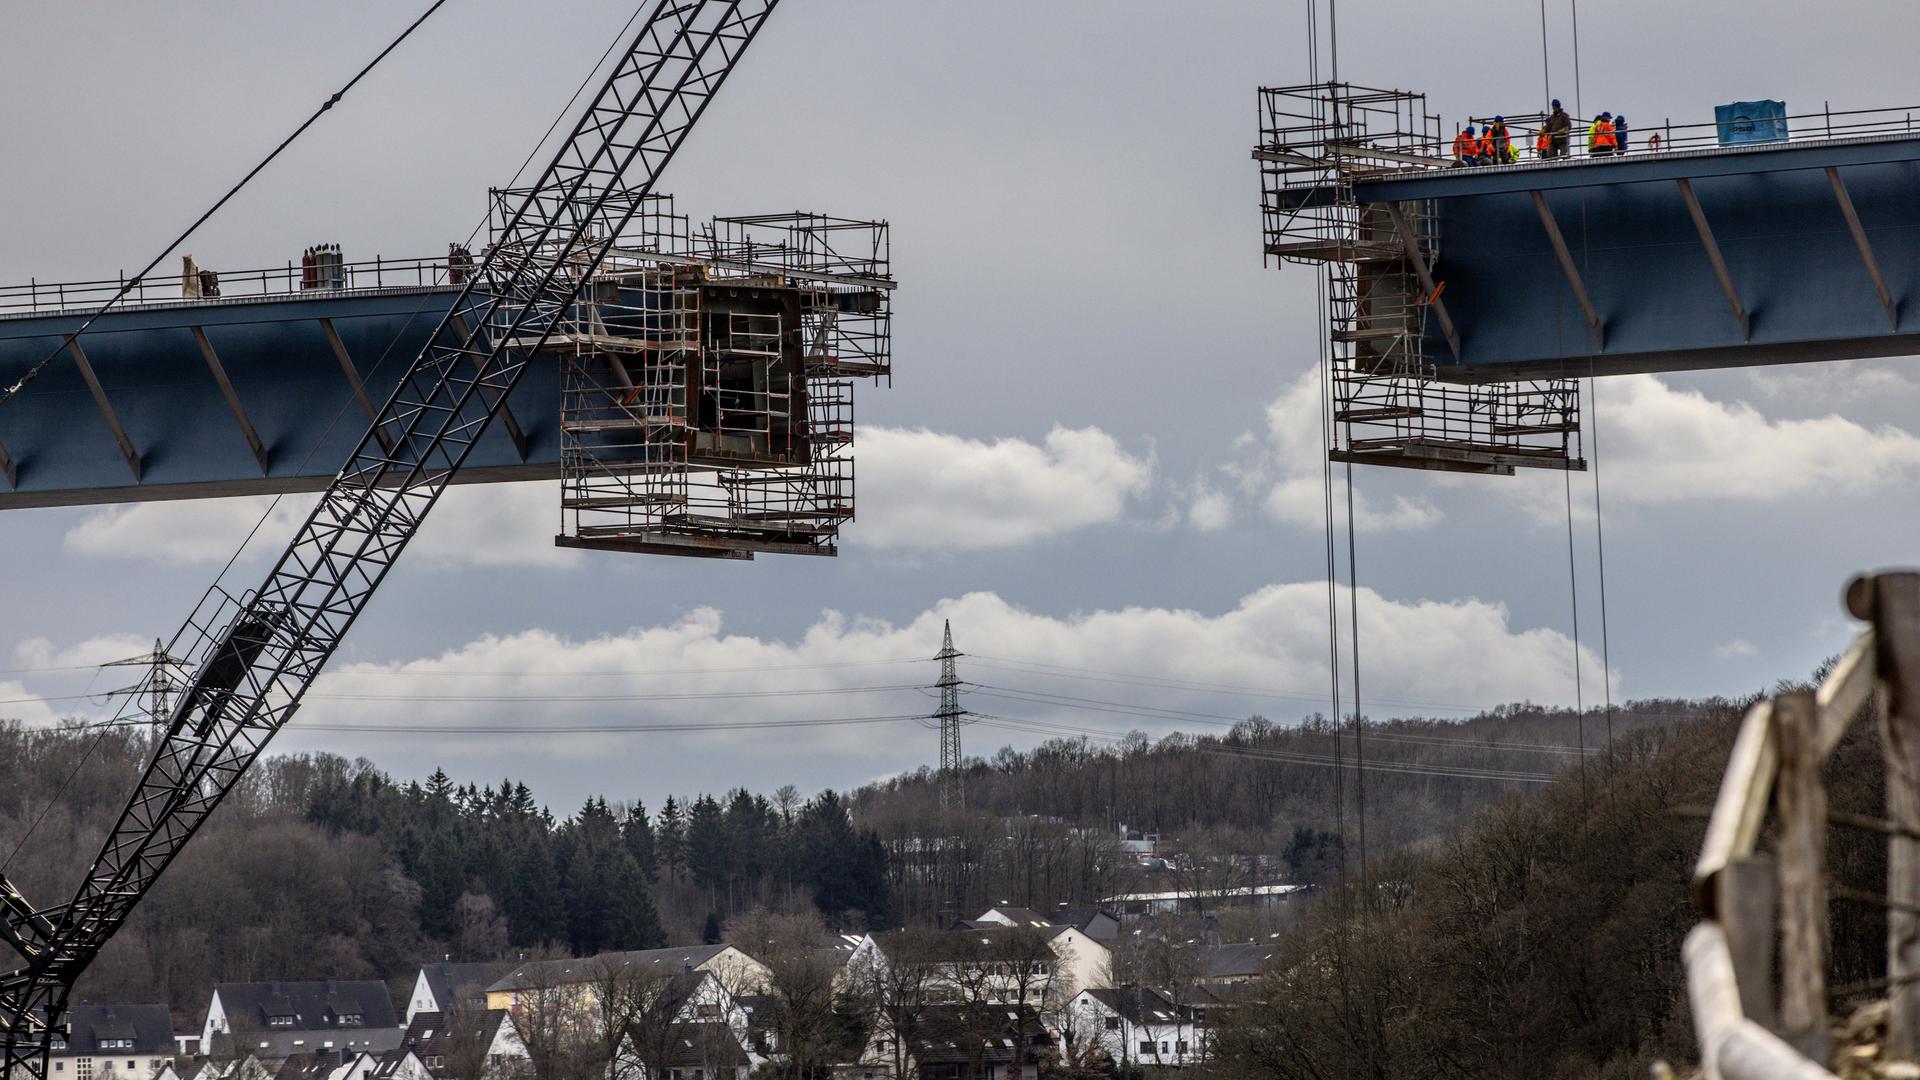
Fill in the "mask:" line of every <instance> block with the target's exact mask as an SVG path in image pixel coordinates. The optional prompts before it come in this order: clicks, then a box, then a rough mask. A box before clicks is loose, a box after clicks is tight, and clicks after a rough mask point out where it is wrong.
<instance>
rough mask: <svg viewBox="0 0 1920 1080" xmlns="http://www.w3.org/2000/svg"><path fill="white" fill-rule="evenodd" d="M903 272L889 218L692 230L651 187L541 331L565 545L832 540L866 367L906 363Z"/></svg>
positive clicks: (678, 549) (781, 548)
mask: <svg viewBox="0 0 1920 1080" xmlns="http://www.w3.org/2000/svg"><path fill="white" fill-rule="evenodd" d="M514 194H515V193H510V192H503V193H499V194H498V196H497V197H496V206H502V205H508V204H510V203H511V197H512V196H513V195H514ZM503 199H504V200H505V201H503ZM893 286H894V282H893V279H892V276H891V268H890V253H889V250H888V233H887V225H886V223H885V222H874V221H855V220H852V219H847V218H836V217H829V216H826V215H822V214H810V213H798V212H796V213H788V214H768V215H758V216H752V217H715V218H712V219H710V220H708V221H704V222H701V223H699V224H698V225H697V226H695V225H694V224H693V223H692V222H690V221H689V219H688V218H687V217H686V216H684V215H681V214H677V213H676V212H675V211H674V207H673V201H672V197H671V196H664V195H661V196H649V197H648V198H647V199H646V200H645V205H642V206H639V207H637V208H636V212H635V214H634V216H633V218H632V224H631V225H630V226H629V227H628V229H627V230H626V231H625V232H623V234H622V235H621V236H619V237H617V238H616V240H615V243H614V246H613V249H612V251H611V253H610V254H609V256H608V258H607V260H606V262H605V264H604V265H603V267H602V269H601V270H600V271H599V272H598V273H596V274H594V275H593V276H592V277H591V279H584V280H583V281H582V282H581V286H580V290H579V292H578V294H577V297H576V301H575V303H574V304H573V306H572V307H571V308H570V309H569V310H568V311H567V312H566V313H565V315H564V317H563V318H562V319H561V322H560V326H559V328H558V330H557V331H556V332H555V333H554V334H553V335H552V336H551V337H550V338H549V339H548V341H547V343H546V345H545V347H544V351H546V352H549V353H552V354H555V356H554V358H555V360H556V362H557V363H558V364H559V365H560V372H561V401H560V433H561V478H562V490H561V499H560V509H561V528H560V532H559V534H558V535H557V536H556V537H555V542H556V543H558V544H560V545H562V546H566V547H587V548H600V549H608V550H619V551H637V552H651V553H657V554H677V555H694V556H703V557H708V558H733V559H750V558H752V557H753V556H754V554H755V553H756V552H776V553H784V554H800V555H832V554H834V553H835V551H836V547H835V542H836V539H837V537H838V535H839V530H840V527H841V526H842V525H843V524H845V523H846V522H847V521H848V520H850V519H851V518H852V517H853V514H854V467H853V454H852V447H853V432H854V428H853V388H854V383H855V382H856V381H857V380H860V379H871V380H876V381H878V380H883V379H889V378H890V377H891V374H892V337H891V323H890V314H891V312H890V308H889V303H888V292H889V291H890V290H891V289H892V288H893ZM506 317H508V318H511V315H510V314H509V315H508V316H506Z"/></svg>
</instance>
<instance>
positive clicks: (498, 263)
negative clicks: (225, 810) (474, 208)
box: [0, 0, 777, 1080]
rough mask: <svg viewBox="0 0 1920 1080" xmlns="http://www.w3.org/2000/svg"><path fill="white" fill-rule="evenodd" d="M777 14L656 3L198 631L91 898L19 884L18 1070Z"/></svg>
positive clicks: (189, 640) (13, 928)
mask: <svg viewBox="0 0 1920 1080" xmlns="http://www.w3.org/2000/svg"><path fill="white" fill-rule="evenodd" d="M776 3H777V0H684V2H676V0H663V2H662V3H661V4H660V5H659V6H658V7H657V8H655V10H654V11H653V13H652V14H651V15H650V16H649V18H648V19H647V20H646V23H645V25H644V26H642V28H641V29H640V31H639V32H638V34H637V35H636V36H635V37H634V38H633V40H632V42H631V44H630V46H629V47H628V49H627V51H626V53H625V55H624V57H623V58H622V59H621V61H620V62H619V64H618V65H617V66H616V67H615V68H614V69H613V72H612V74H611V75H610V76H609V77H608V78H607V80H606V82H605V83H604V84H603V85H602V86H601V88H600V91H599V93H598V95H597V96H596V97H595V98H594V99H593V103H592V105H591V106H590V107H589V108H588V109H587V111H586V113H585V115H584V116H582V118H581V119H580V122H579V123H578V124H577V125H576V126H575V127H574V128H573V131H572V133H571V134H570V135H569V136H568V137H567V139H566V141H565V142H564V144H562V146H561V147H560V149H559V151H558V153H556V154H555V156H554V158H553V160H552V163H551V164H550V165H548V166H547V168H546V171H545V172H544V173H543V174H542V176H541V178H540V180H539V181H538V183H536V184H535V185H534V186H533V187H532V188H530V189H528V190H527V191H526V192H525V195H524V198H523V199H522V200H521V202H520V204H519V206H518V209H517V210H515V211H514V212H513V214H512V215H511V217H510V218H509V219H508V220H507V222H506V225H505V227H504V228H503V229H502V230H501V231H500V232H499V234H498V236H497V242H496V243H495V244H494V246H493V247H492V248H491V249H490V250H489V251H488V252H487V253H486V256H485V258H484V259H483V260H482V261H481V263H480V265H479V266H478V267H477V268H476V273H475V276H474V279H473V280H472V281H470V282H469V283H468V285H467V288H466V289H465V290H464V291H463V292H462V293H461V294H460V296H459V298H458V299H457V300H456V301H455V302H454V304H453V307H452V309H451V311H450V312H449V313H448V315H447V317H446V318H445V319H443V320H442V322H441V323H440V325H439V327H438V328H437V329H436V331H435V333H434V335H433V338H432V340H431V343H430V344H429V345H428V347H427V348H426V349H425V350H424V351H423V352H422V353H421V354H420V356H419V357H418V358H417V359H416V360H415V361H414V363H413V365H412V367H411V369H410V370H409V371H408V372H407V374H406V376H405V378H404V379H403V380H402V381H401V383H400V385H399V387H398V388H397V389H396V390H395V392H394V394H393V396H392V397H391V398H390V399H389V400H388V401H387V403H386V405H385V407H384V408H383V409H382V410H381V411H380V413H379V415H378V416H377V417H376V419H375V421H374V424H373V426H372V427H371V428H370V429H369V430H368V432H367V434H366V435H365V436H364V437H363V438H362V439H361V440H360V444H359V447H358V448H357V449H356V450H355V451H354V454H353V456H352V458H351V459H350V460H349V462H348V463H347V465H346V466H345V468H343V469H342V470H341V471H340V473H339V475H338V476H337V477H336V478H335V479H334V481H333V483H332V485H331V486H330V487H329V488H328V489H327V491H326V492H325V494H324V495H322V496H321V498H320V501H319V503H318V504H317V505H316V506H315V507H314V509H313V512H312V513H311V514H310V515H309V516H308V518H307V519H306V521H305V523H304V524H302V525H301V527H300V529H299V532H298V533H297V535H296V536H295V538H294V540H293V542H292V543H291V544H290V545H289V547H288V548H287V550H286V552H285V553H284V554H283V555H282V556H281V557H280V559H279V561H278V562H277V563H275V565H274V567H273V569H272V570H271V571H270V572H269V573H268V575H267V578H266V580H265V582H264V583H263V584H262V585H261V586H260V588H259V589H258V590H257V591H254V592H250V593H246V594H243V595H241V596H238V597H235V596H230V595H228V594H227V593H225V592H223V591H221V590H220V589H219V588H218V587H217V586H216V587H215V589H213V590H211V591H210V592H209V593H208V596H207V598H206V600H204V601H203V602H202V604H201V605H200V608H199V610H198V611H196V612H195V614H194V615H193V616H192V617H191V618H190V619H189V620H188V623H187V626H186V627H185V628H184V629H183V631H182V633H181V636H180V638H179V639H177V642H176V645H175V648H176V649H179V648H181V647H185V648H186V649H187V650H188V651H187V652H186V653H185V655H186V656H188V657H189V659H190V660H191V662H192V664H193V669H194V676H193V679H192V681H191V682H190V683H189V684H188V685H187V687H186V688H185V691H184V692H183V693H182V694H181V695H180V697H179V699H178V700H177V701H176V702H175V703H174V705H173V708H172V711H171V715H170V716H169V717H168V718H167V721H166V725H165V727H164V730H163V733H162V734H161V735H160V736H159V738H158V739H157V742H156V745H155V746H154V748H153V757H152V760H151V761H150V762H149V763H148V765H147V767H146V770H145V772H144V774H143V775H142V777H141V779H140V783H139V786H138V788H137V789H136V791H135V793H134V795H133V797H132V799H131V800H130V801H129V802H128V804H127V806H126V809H125V810H124V811H123V812H122V813H121V816H120V819H119V821H118V823H117V824H116V825H115V826H114V828H113V831H112V832H111V834H109V836H108V838H107V840H106V843H105V844H104V846H103V847H102V848H101V850H100V853H99V855H98V857H97V858H96V859H95V861H94V864H93V867H92V869H91V870H90V871H89V872H88V874H87V876H86V878H85V880H84V881H83V882H82V883H81V884H80V887H79V889H78V891H77V892H76V893H75V895H74V897H73V899H72V900H71V901H69V902H68V903H66V904H64V905H59V906H55V907H49V908H37V907H35V906H34V905H33V904H31V903H30V902H29V901H28V900H27V899H26V898H25V897H23V896H22V895H21V894H20V893H19V892H18V890H16V889H14V888H13V886H12V885H11V884H10V883H8V882H7V881H6V880H5V878H4V877H3V876H0V916H4V917H3V918H0V941H4V942H5V944H7V945H8V946H10V947H12V948H13V950H14V951H15V952H17V953H19V954H20V956H21V957H22V958H23V960H24V964H23V965H22V966H21V967H19V968H17V969H16V970H13V971H10V972H7V973H5V974H0V1076H4V1077H6V1078H7V1080H25V1078H35V1080H44V1077H45V1076H46V1070H47V1064H48V1053H49V1048H50V1045H51V1041H52V1038H53V1037H54V1035H55V1034H56V1033H57V1032H58V1031H59V1030H61V1024H62V1021H63V1017H64V1014H65V1010H66V1004H67V997H68V995H69V993H70V992H71V989H72V987H73V984H74V981H75V980H76V979H77V978H78V977H79V976H80V974H81V973H82V972H83V971H84V970H85V969H86V967H87V965H88V964H89V963H90V962H91V961H92V960H93V958H94V957H95V956H96V955H98V953H99V951H100V949H101V948H102V946H104V945H105V943H106V941H107V939H108V938H109V937H110V936H111V935H112V934H113V932H114V931H115V930H116V929H118V928H119V926H120V925H121V924H122V923H123V922H124V921H125V920H126V918H127V916H128V914H129V913H130V912H131V911H132V909H133V907H134V905H135V904H137V903H138V902H139V900H140V898H141V897H142V896H143V895H145V893H146V892H147V890H148V889H149V888H150V887H151V886H152V885H153V883H154V882H155V881H156V880H157V879H158V878H159V876H160V874H161V873H162V872H163V871H164V870H165V869H166V868H167V866H168V864H169V863H171V862H172V861H173V859H174V857H175V856H176V855H177V854H179V852H180V850H181V848H182V847H183V846H184V845H185V844H186V842H187V841H188V840H189V839H190V838H191V837H192V836H193V834H194V833H195V831H196V830H198V829H199V827H200V825H201V824H202V823H203V822H204V821H205V820H206V818H207V815H208V814H210V813H211V812H212V811H213V810H214V808H215V807H217V806H218V805H219V804H220V801H221V800H222V798H224V797H225V796H226V794H227V793H228V792H229V791H230V790H232V788H233V786H234V785H235V783H236V782H237V781H238V780H239V779H240V777H241V775H242V774H243V773H244V772H245V771H246V769H247V768H248V766H250V765H251V764H252V763H253V761H254V759H255V758H256V757H257V756H258V755H259V754H260V752H261V750H262V749H263V748H264V747H265V746H266V744H267V741H268V740H269V739H271V738H272V737H273V735H274V733H275V732H277V731H278V730H279V729H280V728H281V727H282V726H284V725H285V724H286V722H287V721H288V719H289V718H290V717H291V716H292V715H293V713H294V710H295V709H296V708H298V706H299V704H300V699H301V697H302V695H303V694H304V693H305V692H306V690H307V688H308V687H309V686H310V685H311V684H312V682H313V680H314V678H315V676H317V675H318V674H319V672H320V669H321V667H322V666H323V665H324V664H325V663H326V662H327V660H328V658H329V657H331V656H332V655H333V652H334V650H335V649H336V648H337V647H338V646H339V644H340V641H341V639H342V637H343V636H344V635H345V634H346V632H347V630H348V628H349V627H351V626H352V624H353V621H354V619H356V618H357V617H358V616H359V614H360V612H361V611H362V610H363V609H364V608H365V606H366V604H367V601H368V600H369V599H370V598H371V597H372V595H373V593H374V590H376V589H377V588H378V587H379V585H380V583H381V581H382V580H383V579H384V578H385V576H386V573H387V570H388V569H389V568H390V567H391V566H392V564H393V561H394V560H395V559H396V558H397V557H398V556H399V555H400V552H401V551H402V550H403V549H404V548H405V547H406V544H407V542H408V541H409V540H410V539H412V537H413V535H414V533H415V532H416V531H417V530H418V528H419V526H420V523H421V521H422V520H423V519H424V518H425V517H426V515H427V513H428V512H429V511H430V510H431V509H432V508H433V505H434V503H435V501H436V500H437V499H438V498H439V496H440V493H441V492H442V491H443V490H445V488H446V486H447V484H448V482H449V481H450V480H451V478H452V477H453V475H454V473H455V472H456V471H457V470H458V469H459V468H460V466H461V464H462V462H463V461H464V460H465V459H466V457H467V454H468V452H469V451H470V450H471V449H472V447H473V445H474V443H475V441H476V440H477V439H479V437H480V435H481V433H482V432H484V431H485V430H486V428H487V426H488V424H489V423H490V422H491V421H492V420H493V419H494V417H495V416H496V415H497V414H498V413H499V411H500V408H501V405H502V403H503V401H504V399H505V397H506V395H507V393H508V391H509V390H511V389H512V387H513V386H514V383H515V382H516V380H517V379H518V378H519V376H520V374H521V373H522V371H523V370H524V369H525V366H526V364H527V362H528V358H529V357H530V356H531V355H533V353H534V351H535V350H536V349H537V348H538V347H539V346H540V345H542V344H544V343H545V342H546V340H547V338H548V337H549V336H550V335H551V334H552V333H553V332H554V329H555V328H556V326H558V325H559V324H560V322H561V321H562V320H563V319H564V318H565V317H566V314H567V312H568V311H569V310H570V309H572V308H573V307H574V305H575V301H576V297H577V296H578V294H579V292H580V290H581V289H582V287H583V283H584V282H586V281H587V279H588V278H589V277H591V276H592V275H593V274H594V273H595V271H596V270H597V269H598V268H599V266H600V265H601V263H602V261H603V260H604V259H605V258H606V256H607V252H608V249H609V248H610V247H611V246H612V244H613V242H614V239H615V238H616V237H617V236H619V234H620V232H621V229H622V228H623V227H624V226H625V225H626V223H627V219H628V218H630V217H631V216H632V215H633V214H634V213H635V212H636V210H637V209H638V208H639V207H640V206H641V205H642V204H643V203H644V201H645V198H646V196H647V194H648V193H649V192H650V191H651V190H652V188H653V185H654V182H655V181H656V180H657V178H658V177H659V175H660V173H661V170H662V169H663V168H664V167H665V166H666V164H667V163H668V161H669V160H671V159H672V157H673V155H674V152H675V151H676V150H678V149H679V147H680V145H681V143H682V142H683V141H684V139H685V138H686V136H687V134H688V132H689V131H691V130H692V128H693V126H694V124H695V122H696V121H698V120H699V118H700V115H701V113H702V112H703V111H704V110H705V108H706V106H707V104H708V102H709V101H711V100H712V97H713V95H714V94H715V93H716V92H717V91H718V90H719V88H720V86H721V84H722V83H723V82H724V81H725V79H726V77H727V75H728V73H730V72H731V71H732V70H733V67H734V65H735V64H736V63H737V62H738V61H739V59H740V56H741V54H742V53H743V52H744V51H745V50H746V48H747V46H748V45H749V44H750V43H751V42H752V41H753V39H754V36H755V35H756V34H757V33H758V32H759V30H760V28H761V26H762V24H763V23H764V22H765V20H766V18H767V16H768V15H769V14H770V13H771V12H772V10H773V8H774V6H775V4H776ZM509 342H512V343H514V344H513V347H509ZM529 345H530V346H532V347H525V346H529Z"/></svg>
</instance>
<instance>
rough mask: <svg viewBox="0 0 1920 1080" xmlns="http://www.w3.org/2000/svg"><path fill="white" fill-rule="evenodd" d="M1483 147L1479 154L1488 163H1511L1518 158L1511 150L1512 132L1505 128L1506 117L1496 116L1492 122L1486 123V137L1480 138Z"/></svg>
mask: <svg viewBox="0 0 1920 1080" xmlns="http://www.w3.org/2000/svg"><path fill="white" fill-rule="evenodd" d="M1481 146H1482V147H1483V148H1484V150H1483V152H1482V154H1481V156H1482V157H1485V158H1486V159H1487V164H1489V165H1511V164H1513V163H1514V162H1516V161H1518V160H1520V158H1519V156H1518V155H1517V154H1515V153H1514V152H1513V133H1512V132H1510V131H1508V130H1507V118H1506V117H1504V116H1496V117H1494V118H1493V123H1491V124H1488V125H1487V137H1486V138H1485V139H1483V140H1481Z"/></svg>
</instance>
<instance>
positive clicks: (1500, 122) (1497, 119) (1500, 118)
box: [1493, 116, 1507, 124]
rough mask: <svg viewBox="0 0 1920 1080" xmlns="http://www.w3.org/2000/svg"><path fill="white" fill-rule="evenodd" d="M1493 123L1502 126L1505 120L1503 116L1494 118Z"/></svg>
mask: <svg viewBox="0 0 1920 1080" xmlns="http://www.w3.org/2000/svg"><path fill="white" fill-rule="evenodd" d="M1493 122H1494V123H1496V124H1504V123H1506V122H1507V118H1506V117H1504V116H1496V117H1494V118H1493Z"/></svg>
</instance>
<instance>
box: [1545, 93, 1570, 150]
mask: <svg viewBox="0 0 1920 1080" xmlns="http://www.w3.org/2000/svg"><path fill="white" fill-rule="evenodd" d="M1545 130H1546V133H1547V151H1546V153H1545V155H1543V156H1545V157H1550V158H1563V157H1566V156H1567V142H1568V140H1569V139H1570V138H1571V137H1572V135H1573V117H1571V116H1568V115H1567V110H1565V109H1563V108H1561V107H1560V99H1559V98H1554V99H1553V112H1551V113H1548V114H1547V122H1546V125H1545Z"/></svg>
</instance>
